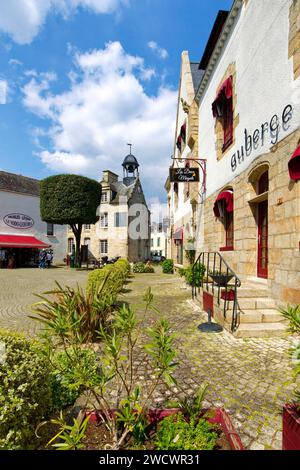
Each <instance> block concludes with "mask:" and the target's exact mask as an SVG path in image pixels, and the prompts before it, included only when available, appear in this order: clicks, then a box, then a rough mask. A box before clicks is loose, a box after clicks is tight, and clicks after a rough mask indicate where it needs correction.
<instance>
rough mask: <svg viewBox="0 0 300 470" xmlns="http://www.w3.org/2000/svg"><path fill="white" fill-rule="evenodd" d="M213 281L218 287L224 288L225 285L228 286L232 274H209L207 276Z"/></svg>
mask: <svg viewBox="0 0 300 470" xmlns="http://www.w3.org/2000/svg"><path fill="white" fill-rule="evenodd" d="M209 276H210V277H211V278H212V279H213V281H214V282H215V283H216V284H218V286H221V287H225V286H226V284H228V282H229V281H231V279H232V278H233V274H232V275H231V274H228V276H227V275H226V274H210V275H209Z"/></svg>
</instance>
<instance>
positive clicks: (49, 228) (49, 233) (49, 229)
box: [47, 223, 54, 237]
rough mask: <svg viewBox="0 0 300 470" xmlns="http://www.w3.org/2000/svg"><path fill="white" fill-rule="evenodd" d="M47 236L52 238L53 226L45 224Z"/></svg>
mask: <svg viewBox="0 0 300 470" xmlns="http://www.w3.org/2000/svg"><path fill="white" fill-rule="evenodd" d="M47 235H48V236H50V237H53V235H54V225H53V224H49V223H47Z"/></svg>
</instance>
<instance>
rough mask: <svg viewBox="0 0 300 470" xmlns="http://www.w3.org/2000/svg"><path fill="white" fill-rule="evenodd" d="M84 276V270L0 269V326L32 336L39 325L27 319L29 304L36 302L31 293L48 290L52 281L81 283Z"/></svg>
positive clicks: (70, 284) (53, 285) (63, 283)
mask: <svg viewBox="0 0 300 470" xmlns="http://www.w3.org/2000/svg"><path fill="white" fill-rule="evenodd" d="M86 277H87V274H86V272H85V271H76V270H70V269H68V268H50V269H37V268H35V269H30V268H28V269H12V270H10V269H0V327H2V328H9V329H12V330H17V331H24V332H25V333H26V334H28V335H30V336H32V335H34V334H36V333H37V331H38V329H39V325H40V324H39V322H37V321H35V320H32V319H31V318H29V317H28V315H30V314H32V312H31V305H32V304H33V303H35V302H37V301H38V298H37V297H35V295H34V294H42V293H43V292H45V291H49V290H51V289H52V288H54V287H55V281H58V282H59V283H60V284H62V285H69V286H74V285H75V284H76V283H79V284H84V283H85V282H86Z"/></svg>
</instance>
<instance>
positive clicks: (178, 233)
mask: <svg viewBox="0 0 300 470" xmlns="http://www.w3.org/2000/svg"><path fill="white" fill-rule="evenodd" d="M173 240H183V228H178V229H177V230H176V231H175V232H174V234H173Z"/></svg>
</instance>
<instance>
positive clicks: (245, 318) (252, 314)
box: [240, 309, 283, 323]
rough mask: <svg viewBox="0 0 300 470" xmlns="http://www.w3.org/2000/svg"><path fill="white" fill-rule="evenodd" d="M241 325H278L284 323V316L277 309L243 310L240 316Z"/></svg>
mask: <svg viewBox="0 0 300 470" xmlns="http://www.w3.org/2000/svg"><path fill="white" fill-rule="evenodd" d="M240 322H241V323H276V322H280V323H282V322H283V317H282V315H281V314H280V313H279V312H278V311H277V310H275V309H264V310H262V309H260V310H243V311H242V312H241V314H240Z"/></svg>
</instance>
